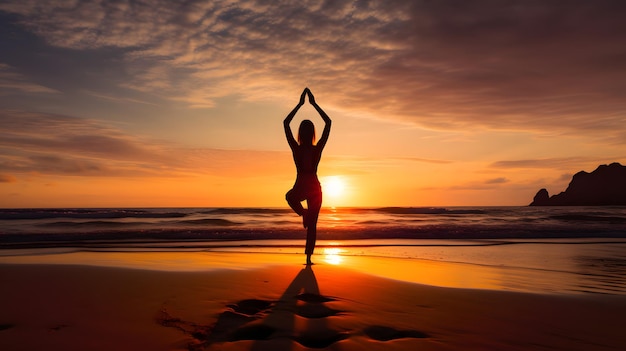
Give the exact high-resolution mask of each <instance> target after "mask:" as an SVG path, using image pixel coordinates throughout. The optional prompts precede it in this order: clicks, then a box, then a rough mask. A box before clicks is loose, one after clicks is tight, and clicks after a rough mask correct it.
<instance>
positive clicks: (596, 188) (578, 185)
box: [530, 162, 626, 206]
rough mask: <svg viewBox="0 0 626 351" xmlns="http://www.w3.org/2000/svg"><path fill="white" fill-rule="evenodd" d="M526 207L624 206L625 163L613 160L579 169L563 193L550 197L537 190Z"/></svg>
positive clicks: (625, 195)
mask: <svg viewBox="0 0 626 351" xmlns="http://www.w3.org/2000/svg"><path fill="white" fill-rule="evenodd" d="M530 206H626V166H622V165H621V164H619V163H617V162H615V163H611V164H610V165H600V166H598V168H596V170H595V171H593V172H591V173H587V172H585V171H580V172H578V173H576V174H574V176H573V177H572V181H571V182H570V183H569V186H568V187H567V189H566V190H565V191H564V192H561V193H560V194H557V195H552V196H550V195H549V194H548V191H547V190H546V189H541V190H539V191H538V192H537V195H535V197H534V199H533V202H532V203H531V204H530Z"/></svg>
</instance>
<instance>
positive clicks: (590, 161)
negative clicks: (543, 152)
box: [489, 157, 614, 170]
mask: <svg viewBox="0 0 626 351" xmlns="http://www.w3.org/2000/svg"><path fill="white" fill-rule="evenodd" d="M606 162H614V161H610V160H609V161H607V160H603V159H598V158H597V157H596V158H593V157H555V158H541V159H526V160H506V161H496V162H494V163H492V164H491V165H489V167H491V168H502V169H517V168H552V169H570V170H571V169H572V168H576V167H579V168H580V167H589V166H590V165H591V166H592V167H594V165H595V166H597V165H598V164H602V163H606Z"/></svg>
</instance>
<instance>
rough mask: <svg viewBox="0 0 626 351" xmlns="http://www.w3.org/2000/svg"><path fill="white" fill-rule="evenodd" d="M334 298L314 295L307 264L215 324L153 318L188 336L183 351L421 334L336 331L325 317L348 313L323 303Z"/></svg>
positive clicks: (230, 308)
mask: <svg viewBox="0 0 626 351" xmlns="http://www.w3.org/2000/svg"><path fill="white" fill-rule="evenodd" d="M337 300H339V299H338V298H336V297H329V296H324V295H322V294H320V289H319V286H318V283H317V279H316V278H315V273H314V272H313V268H312V267H311V266H310V265H307V266H306V267H305V268H304V269H302V270H301V271H300V272H299V273H298V274H297V275H296V277H295V278H294V279H293V281H292V282H291V283H290V284H289V286H288V287H287V289H285V291H284V293H283V294H282V295H281V296H280V298H279V299H278V300H276V301H269V300H261V299H246V300H241V301H238V302H236V303H233V304H229V305H227V306H226V307H227V309H226V310H225V311H224V312H222V313H221V314H220V315H219V316H218V319H217V321H216V322H215V324H213V325H210V326H205V325H198V324H195V323H193V322H187V321H183V320H181V319H178V318H174V317H172V316H171V315H169V314H168V313H167V311H165V310H162V311H161V312H160V315H159V316H158V317H157V322H158V323H159V324H161V325H163V326H166V327H173V328H177V329H179V330H181V331H183V332H184V333H186V334H188V335H190V336H191V337H193V339H194V342H192V343H190V344H189V345H188V349H189V350H193V351H196V350H204V349H205V348H207V347H209V346H210V345H212V344H215V343H230V342H237V341H242V340H251V341H254V342H253V344H252V346H251V350H253V351H260V350H277V351H288V350H292V348H293V347H294V343H298V344H300V345H302V346H304V347H306V348H313V349H326V348H330V349H333V348H334V347H333V346H334V344H336V343H337V342H339V341H341V340H345V339H348V338H350V337H351V336H355V335H362V336H365V337H367V338H369V339H372V340H376V341H383V342H384V341H389V340H393V339H399V338H427V337H428V335H426V334H424V333H422V332H419V331H415V330H397V329H395V328H392V327H387V326H379V325H373V326H369V327H367V328H365V329H364V330H362V331H358V332H356V331H350V330H336V329H333V328H332V326H331V323H330V322H331V317H333V316H340V315H348V314H349V313H348V312H347V311H342V310H337V309H333V308H331V307H329V306H328V305H329V303H330V302H333V301H337Z"/></svg>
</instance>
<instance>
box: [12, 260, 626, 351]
mask: <svg viewBox="0 0 626 351" xmlns="http://www.w3.org/2000/svg"><path fill="white" fill-rule="evenodd" d="M226 255H227V256H228V255H230V257H231V259H232V260H233V261H236V260H237V259H240V258H241V257H238V256H237V254H226ZM244 255H249V254H244ZM278 256H280V255H278ZM300 258H301V257H300ZM280 260H281V259H280V258H279V257H277V261H280ZM0 282H1V287H0V350H5V351H11V350H133V351H136V350H278V351H280V350H315V349H322V350H344V351H349V350H385V351H387V350H548V349H549V350H624V349H626V333H624V325H625V323H624V322H625V321H626V317H625V316H626V297H624V296H601V295H592V294H586V295H585V294H580V295H573V294H572V295H557V294H553V295H548V294H530V293H522V292H507V291H502V290H481V289H460V288H448V287H437V286H430V285H422V284H416V283H410V282H405V281H399V280H391V279H385V278H382V277H380V276H373V275H369V274H366V273H364V272H360V271H358V270H355V269H352V268H344V267H342V266H340V265H339V266H336V265H332V264H328V263H321V264H318V265H314V266H312V267H309V268H307V267H306V266H303V265H300V264H290V263H286V262H282V263H280V264H277V265H271V266H265V265H259V266H258V267H254V266H252V267H245V269H241V268H239V269H220V270H213V271H190V272H183V271H158V270H147V269H129V268H119V267H103V266H93V265H91V266H87V265H75V264H72V265H68V264H65V265H64V264H45V265H44V264H6V263H5V264H0Z"/></svg>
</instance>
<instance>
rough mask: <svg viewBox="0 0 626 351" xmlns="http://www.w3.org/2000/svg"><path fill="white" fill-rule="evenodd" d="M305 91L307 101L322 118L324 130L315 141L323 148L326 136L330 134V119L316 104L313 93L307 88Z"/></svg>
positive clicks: (326, 139)
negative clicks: (307, 97)
mask: <svg viewBox="0 0 626 351" xmlns="http://www.w3.org/2000/svg"><path fill="white" fill-rule="evenodd" d="M305 91H306V93H307V94H308V95H309V103H311V105H313V107H314V108H315V110H317V112H318V113H319V114H320V117H322V119H323V120H324V131H323V132H322V137H321V138H320V140H319V141H318V142H317V146H318V147H320V148H321V149H323V148H324V146H326V142H327V141H328V137H329V136H330V126H331V124H332V121H331V120H330V117H328V115H327V114H326V112H324V110H322V108H321V107H320V106H319V105H318V104H317V102H315V97H314V96H313V93H312V92H311V90H309V89H308V88H307V89H305Z"/></svg>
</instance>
